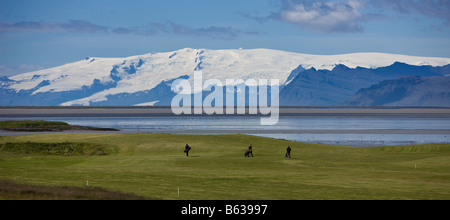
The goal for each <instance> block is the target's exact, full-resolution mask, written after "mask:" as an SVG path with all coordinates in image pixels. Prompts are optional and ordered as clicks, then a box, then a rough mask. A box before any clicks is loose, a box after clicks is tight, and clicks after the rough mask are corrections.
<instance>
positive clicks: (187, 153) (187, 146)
mask: <svg viewBox="0 0 450 220" xmlns="http://www.w3.org/2000/svg"><path fill="white" fill-rule="evenodd" d="M191 149H192V148H191V147H189V145H188V144H186V147H184V152H185V153H186V157H189V151H190V150H191Z"/></svg>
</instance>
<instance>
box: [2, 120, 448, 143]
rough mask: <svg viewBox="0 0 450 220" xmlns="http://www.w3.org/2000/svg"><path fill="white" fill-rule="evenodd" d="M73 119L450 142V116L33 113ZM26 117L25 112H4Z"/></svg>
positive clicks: (152, 129)
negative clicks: (269, 119)
mask: <svg viewBox="0 0 450 220" xmlns="http://www.w3.org/2000/svg"><path fill="white" fill-rule="evenodd" d="M26 119H27V120H49V121H63V122H67V123H69V124H73V125H83V126H94V127H105V128H116V129H120V130H121V132H127V133H173V134H250V135H258V136H264V137H271V138H277V139H286V140H292V141H300V142H309V143H322V144H333V145H346V146H360V147H370V146H387V145H403V144H425V143H449V142H450V118H449V117H427V116H422V117H410V116H401V115H400V116H389V117H382V116H364V117H354V116H320V117H318V116H282V117H280V120H279V123H278V124H277V125H274V126H261V125H260V117H257V116H202V117H192V116H167V117H159V116H158V117H30V118H26ZM0 120H23V118H0Z"/></svg>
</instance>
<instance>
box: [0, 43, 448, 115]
mask: <svg viewBox="0 0 450 220" xmlns="http://www.w3.org/2000/svg"><path fill="white" fill-rule="evenodd" d="M194 71H202V72H203V80H207V79H217V80H220V81H221V82H224V83H225V82H226V80H227V79H235V80H236V79H242V80H244V81H245V80H248V79H256V80H258V79H268V80H271V79H278V80H279V82H280V87H279V89H280V100H279V101H280V105H281V106H444V107H450V103H449V101H448V100H450V99H449V94H450V80H449V79H450V58H436V57H417V56H406V55H398V54H386V53H352V54H341V55H308V54H301V53H292V52H285V51H279V50H269V49H252V50H243V49H237V50H207V49H191V48H186V49H181V50H178V51H173V52H164V53H150V54H145V55H139V56H132V57H125V58H101V57H86V58H85V59H83V60H80V61H77V62H73V63H68V64H65V65H62V66H59V67H54V68H49V69H44V70H39V71H33V72H29V73H24V74H19V75H15V76H12V77H0V106H170V104H171V100H172V98H173V97H174V96H175V95H176V93H175V92H174V91H172V90H171V86H172V83H173V82H174V81H175V80H177V79H186V80H188V81H189V82H192V81H193V75H194ZM192 92H193V93H195V92H197V93H198V92H200V91H192ZM238 92H239V91H238ZM241 92H242V91H241ZM247 95H248V94H247Z"/></svg>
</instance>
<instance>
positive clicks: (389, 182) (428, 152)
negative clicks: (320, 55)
mask: <svg viewBox="0 0 450 220" xmlns="http://www.w3.org/2000/svg"><path fill="white" fill-rule="evenodd" d="M186 144H189V145H190V146H191V147H192V150H191V151H190V152H189V157H186V155H185V154H184V153H183V150H184V146H185V145H186ZM250 144H252V145H253V154H254V157H253V158H252V157H250V158H245V157H244V152H245V151H246V150H247V149H248V145H250ZM288 145H289V146H291V148H292V153H291V154H292V158H291V159H286V158H285V157H284V156H285V151H286V148H287V146H288ZM34 146H36V147H34ZM53 149H55V150H53ZM0 179H1V180H7V181H13V182H15V183H17V184H32V185H39V186H46V187H61V186H66V187H83V186H86V185H87V184H88V185H89V186H91V187H100V188H102V189H107V190H111V191H115V192H116V191H117V192H123V193H130V194H133V195H137V196H141V197H144V198H147V199H164V200H297V199H300V200H304V199H314V200H315V199H320V200H321V199H325V200H327V199H364V200H365V199H413V200H415V199H437V200H440V199H443V200H447V199H450V144H430V145H414V146H390V147H374V148H357V147H344V146H328V145H317V144H306V143H299V142H292V141H286V140H277V139H270V138H263V137H256V136H248V135H171V134H99V133H90V134H79V133H76V134H65V133H55V134H39V135H23V136H4V137H0ZM0 187H1V186H0ZM0 191H1V190H0ZM0 199H21V197H20V196H14V195H8V196H5V195H2V194H1V193H0Z"/></svg>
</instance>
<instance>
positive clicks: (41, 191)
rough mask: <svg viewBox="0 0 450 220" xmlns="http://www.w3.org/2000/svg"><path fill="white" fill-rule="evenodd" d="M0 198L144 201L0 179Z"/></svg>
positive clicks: (96, 189)
mask: <svg viewBox="0 0 450 220" xmlns="http://www.w3.org/2000/svg"><path fill="white" fill-rule="evenodd" d="M0 198H2V199H12V200H144V199H148V198H145V197H142V196H137V195H135V194H132V193H123V192H119V191H112V190H107V189H103V188H100V187H89V186H83V187H75V186H38V185H31V184H24V183H16V182H14V181H12V180H1V179H0Z"/></svg>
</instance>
